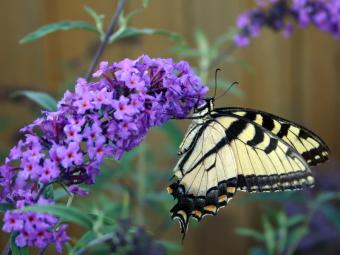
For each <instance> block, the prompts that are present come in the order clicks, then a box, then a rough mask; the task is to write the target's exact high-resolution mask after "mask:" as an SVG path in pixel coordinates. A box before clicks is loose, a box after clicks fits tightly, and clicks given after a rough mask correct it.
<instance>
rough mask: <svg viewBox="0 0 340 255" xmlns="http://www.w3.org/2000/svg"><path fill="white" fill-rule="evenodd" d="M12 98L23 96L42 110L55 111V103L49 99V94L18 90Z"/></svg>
mask: <svg viewBox="0 0 340 255" xmlns="http://www.w3.org/2000/svg"><path fill="white" fill-rule="evenodd" d="M11 96H12V97H17V96H25V97H27V98H28V99H30V100H32V101H34V102H36V103H37V104H39V105H40V106H42V107H43V108H44V109H46V110H48V111H56V110H57V101H56V100H55V99H54V98H53V97H51V96H50V95H49V94H47V93H44V92H38V91H29V90H20V91H16V92H14V93H13V94H12V95H11Z"/></svg>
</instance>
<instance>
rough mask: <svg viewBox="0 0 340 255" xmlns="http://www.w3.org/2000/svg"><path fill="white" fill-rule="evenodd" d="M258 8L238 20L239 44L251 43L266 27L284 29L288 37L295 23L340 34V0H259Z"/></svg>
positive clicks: (236, 40)
mask: <svg viewBox="0 0 340 255" xmlns="http://www.w3.org/2000/svg"><path fill="white" fill-rule="evenodd" d="M256 3H257V7H256V8H255V9H252V10H249V11H246V12H243V13H242V14H240V15H239V17H238V18H237V20H236V26H237V28H238V29H239V30H240V32H239V33H238V34H236V35H235V37H234V42H235V44H236V45H237V46H238V47H245V46H247V45H249V43H250V39H251V37H256V36H258V35H259V33H260V29H261V28H263V27H269V28H270V29H272V30H274V31H282V33H283V35H284V36H285V37H288V36H290V35H291V33H292V32H293V25H292V24H293V23H296V24H298V25H299V26H300V27H301V28H305V27H307V26H308V25H313V26H314V27H316V28H317V29H319V30H322V31H325V32H327V33H330V34H331V35H332V36H333V37H334V38H339V37H340V2H339V1H338V0H257V1H256Z"/></svg>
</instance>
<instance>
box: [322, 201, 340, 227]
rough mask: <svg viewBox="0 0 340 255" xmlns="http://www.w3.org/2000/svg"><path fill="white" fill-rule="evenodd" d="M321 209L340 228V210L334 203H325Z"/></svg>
mask: <svg viewBox="0 0 340 255" xmlns="http://www.w3.org/2000/svg"><path fill="white" fill-rule="evenodd" d="M320 209H321V211H322V212H323V214H324V215H325V216H326V217H327V219H328V220H329V221H330V222H331V223H333V224H334V225H335V226H336V227H337V228H338V229H340V210H339V209H338V208H336V207H335V206H332V205H323V206H321V207H320Z"/></svg>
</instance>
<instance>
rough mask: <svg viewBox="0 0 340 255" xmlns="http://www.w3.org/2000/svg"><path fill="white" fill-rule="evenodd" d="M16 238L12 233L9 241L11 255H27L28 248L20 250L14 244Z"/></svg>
mask: <svg viewBox="0 0 340 255" xmlns="http://www.w3.org/2000/svg"><path fill="white" fill-rule="evenodd" d="M16 237H17V234H14V233H12V234H11V237H10V238H11V241H10V248H11V252H12V255H28V254H29V252H28V248H27V247H25V248H21V247H18V246H17V245H16V243H15V238H16Z"/></svg>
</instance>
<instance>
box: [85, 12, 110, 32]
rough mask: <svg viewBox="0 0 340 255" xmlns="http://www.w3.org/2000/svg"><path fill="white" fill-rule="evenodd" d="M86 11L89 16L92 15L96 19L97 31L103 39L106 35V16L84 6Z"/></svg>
mask: <svg viewBox="0 0 340 255" xmlns="http://www.w3.org/2000/svg"><path fill="white" fill-rule="evenodd" d="M84 10H85V12H86V13H87V14H88V15H90V16H91V17H92V18H93V19H94V21H95V23H96V27H97V30H98V32H99V34H100V37H101V38H103V37H104V35H105V32H104V29H103V27H104V15H102V14H98V13H97V12H96V11H95V10H94V9H92V8H91V7H90V6H87V5H85V6H84Z"/></svg>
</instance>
